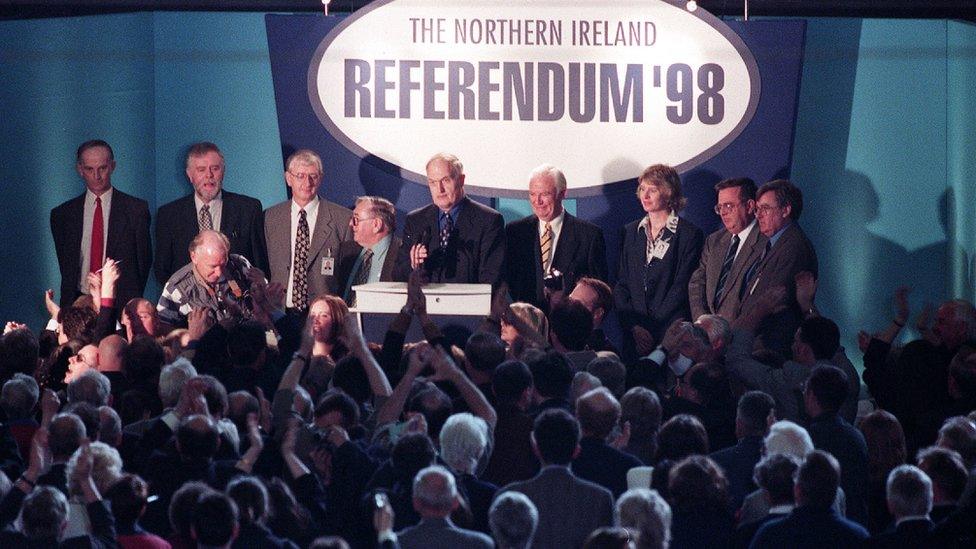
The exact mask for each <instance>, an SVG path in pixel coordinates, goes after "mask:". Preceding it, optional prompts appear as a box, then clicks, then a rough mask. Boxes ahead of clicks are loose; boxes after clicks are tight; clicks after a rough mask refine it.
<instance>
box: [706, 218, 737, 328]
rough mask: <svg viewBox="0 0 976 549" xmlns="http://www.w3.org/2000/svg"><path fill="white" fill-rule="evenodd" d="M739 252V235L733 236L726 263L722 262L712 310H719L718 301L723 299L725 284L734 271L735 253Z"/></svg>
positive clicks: (726, 255)
mask: <svg viewBox="0 0 976 549" xmlns="http://www.w3.org/2000/svg"><path fill="white" fill-rule="evenodd" d="M738 250H739V235H737V234H734V235H732V243H731V244H729V251H728V252H727V253H726V254H725V261H723V262H722V270H721V272H720V273H719V275H718V284H716V285H715V296H714V298H713V299H712V309H713V310H716V309H718V300H719V298H721V297H722V290H723V289H724V288H725V282H726V280H728V278H729V273H730V272H731V271H732V263H734V262H735V253H736V252H737V251H738Z"/></svg>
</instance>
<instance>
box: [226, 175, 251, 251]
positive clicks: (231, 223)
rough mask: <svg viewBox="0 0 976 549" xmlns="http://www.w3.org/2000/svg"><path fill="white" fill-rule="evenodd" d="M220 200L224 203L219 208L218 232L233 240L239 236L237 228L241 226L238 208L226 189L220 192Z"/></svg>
mask: <svg viewBox="0 0 976 549" xmlns="http://www.w3.org/2000/svg"><path fill="white" fill-rule="evenodd" d="M221 200H223V202H224V203H223V204H222V205H221V208H220V232H222V233H224V235H225V236H227V238H229V239H231V241H233V240H234V239H235V238H237V237H238V236H239V235H238V234H237V230H238V228H239V227H240V226H241V222H240V208H238V207H237V201H236V200H234V197H232V196H230V195H229V194H228V193H227V192H226V191H225V192H223V193H222V197H221ZM248 259H251V258H250V257H249V258H248Z"/></svg>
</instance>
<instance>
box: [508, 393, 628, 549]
mask: <svg viewBox="0 0 976 549" xmlns="http://www.w3.org/2000/svg"><path fill="white" fill-rule="evenodd" d="M579 442H580V427H579V423H577V422H576V420H575V419H574V418H573V417H572V416H571V415H569V412H566V411H565V410H558V409H554V410H546V411H544V412H542V413H541V414H539V417H537V418H536V420H535V426H534V427H533V429H532V450H533V451H534V452H535V454H536V456H537V457H538V458H539V461H540V462H541V463H542V470H541V471H540V472H539V474H538V475H536V476H535V478H533V479H531V480H526V481H524V482H515V483H513V484H509V485H508V486H507V487H505V488H503V489H501V490H499V491H498V493H499V494H501V493H504V492H508V491H514V492H521V493H523V494H525V495H526V496H528V497H529V499H530V500H532V503H533V504H535V506H536V508H537V509H538V510H539V526H538V528H537V529H536V534H535V538H534V539H533V542H532V547H533V548H534V549H541V548H543V547H580V546H582V545H583V542H584V541H586V538H587V537H588V536H589V535H590V533H591V532H593V530H596V529H597V528H601V527H603V526H610V525H611V524H613V495H612V494H611V493H610V491H609V490H607V489H606V488H604V487H602V486H600V485H598V484H594V483H592V482H589V481H586V480H581V479H580V478H578V477H577V476H576V475H574V474H573V472H572V471H570V469H569V464H570V462H571V461H573V459H574V458H575V457H576V456H577V455H579V452H580V446H579Z"/></svg>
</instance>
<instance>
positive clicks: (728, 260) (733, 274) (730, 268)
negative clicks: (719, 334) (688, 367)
mask: <svg viewBox="0 0 976 549" xmlns="http://www.w3.org/2000/svg"><path fill="white" fill-rule="evenodd" d="M715 191H716V192H718V203H717V204H716V205H715V213H717V214H719V215H720V216H721V217H722V224H723V225H725V226H724V227H723V228H721V229H719V230H717V231H715V232H714V233H712V234H710V235H708V238H706V239H705V247H704V249H703V250H702V255H701V262H700V263H699V264H698V269H696V270H695V272H694V274H692V275H691V281H690V282H689V283H688V301H689V303H690V305H691V318H693V319H696V318H698V317H700V316H701V315H704V314H717V315H721V316H723V317H724V318H725V319H726V320H728V321H729V322H732V321H733V320H735V317H736V312H737V310H738V308H739V292H740V290H741V288H742V280H743V274H744V273H745V271H746V269H748V268H749V266H750V265H752V264H753V263H754V262H755V261H756V260H757V259H758V258H759V256H760V255H762V252H763V249H764V248H765V246H766V237H765V236H764V235H763V234H762V232H761V231H760V230H759V228H758V227H757V226H756V225H757V223H756V215H755V214H756V183H755V182H753V180H751V179H749V178H746V177H741V178H738V179H725V180H723V181H720V182H719V183H718V184H717V185H715ZM733 245H734V246H733Z"/></svg>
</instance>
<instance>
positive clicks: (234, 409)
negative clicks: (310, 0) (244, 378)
mask: <svg viewBox="0 0 976 549" xmlns="http://www.w3.org/2000/svg"><path fill="white" fill-rule="evenodd" d="M260 413H261V403H260V402H258V399H257V397H255V396H254V395H252V394H251V393H249V392H247V391H234V392H233V393H231V394H229V395H227V419H229V420H230V421H231V422H232V423H233V424H234V426H235V427H237V432H238V433H246V432H247V415H248V414H260Z"/></svg>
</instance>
